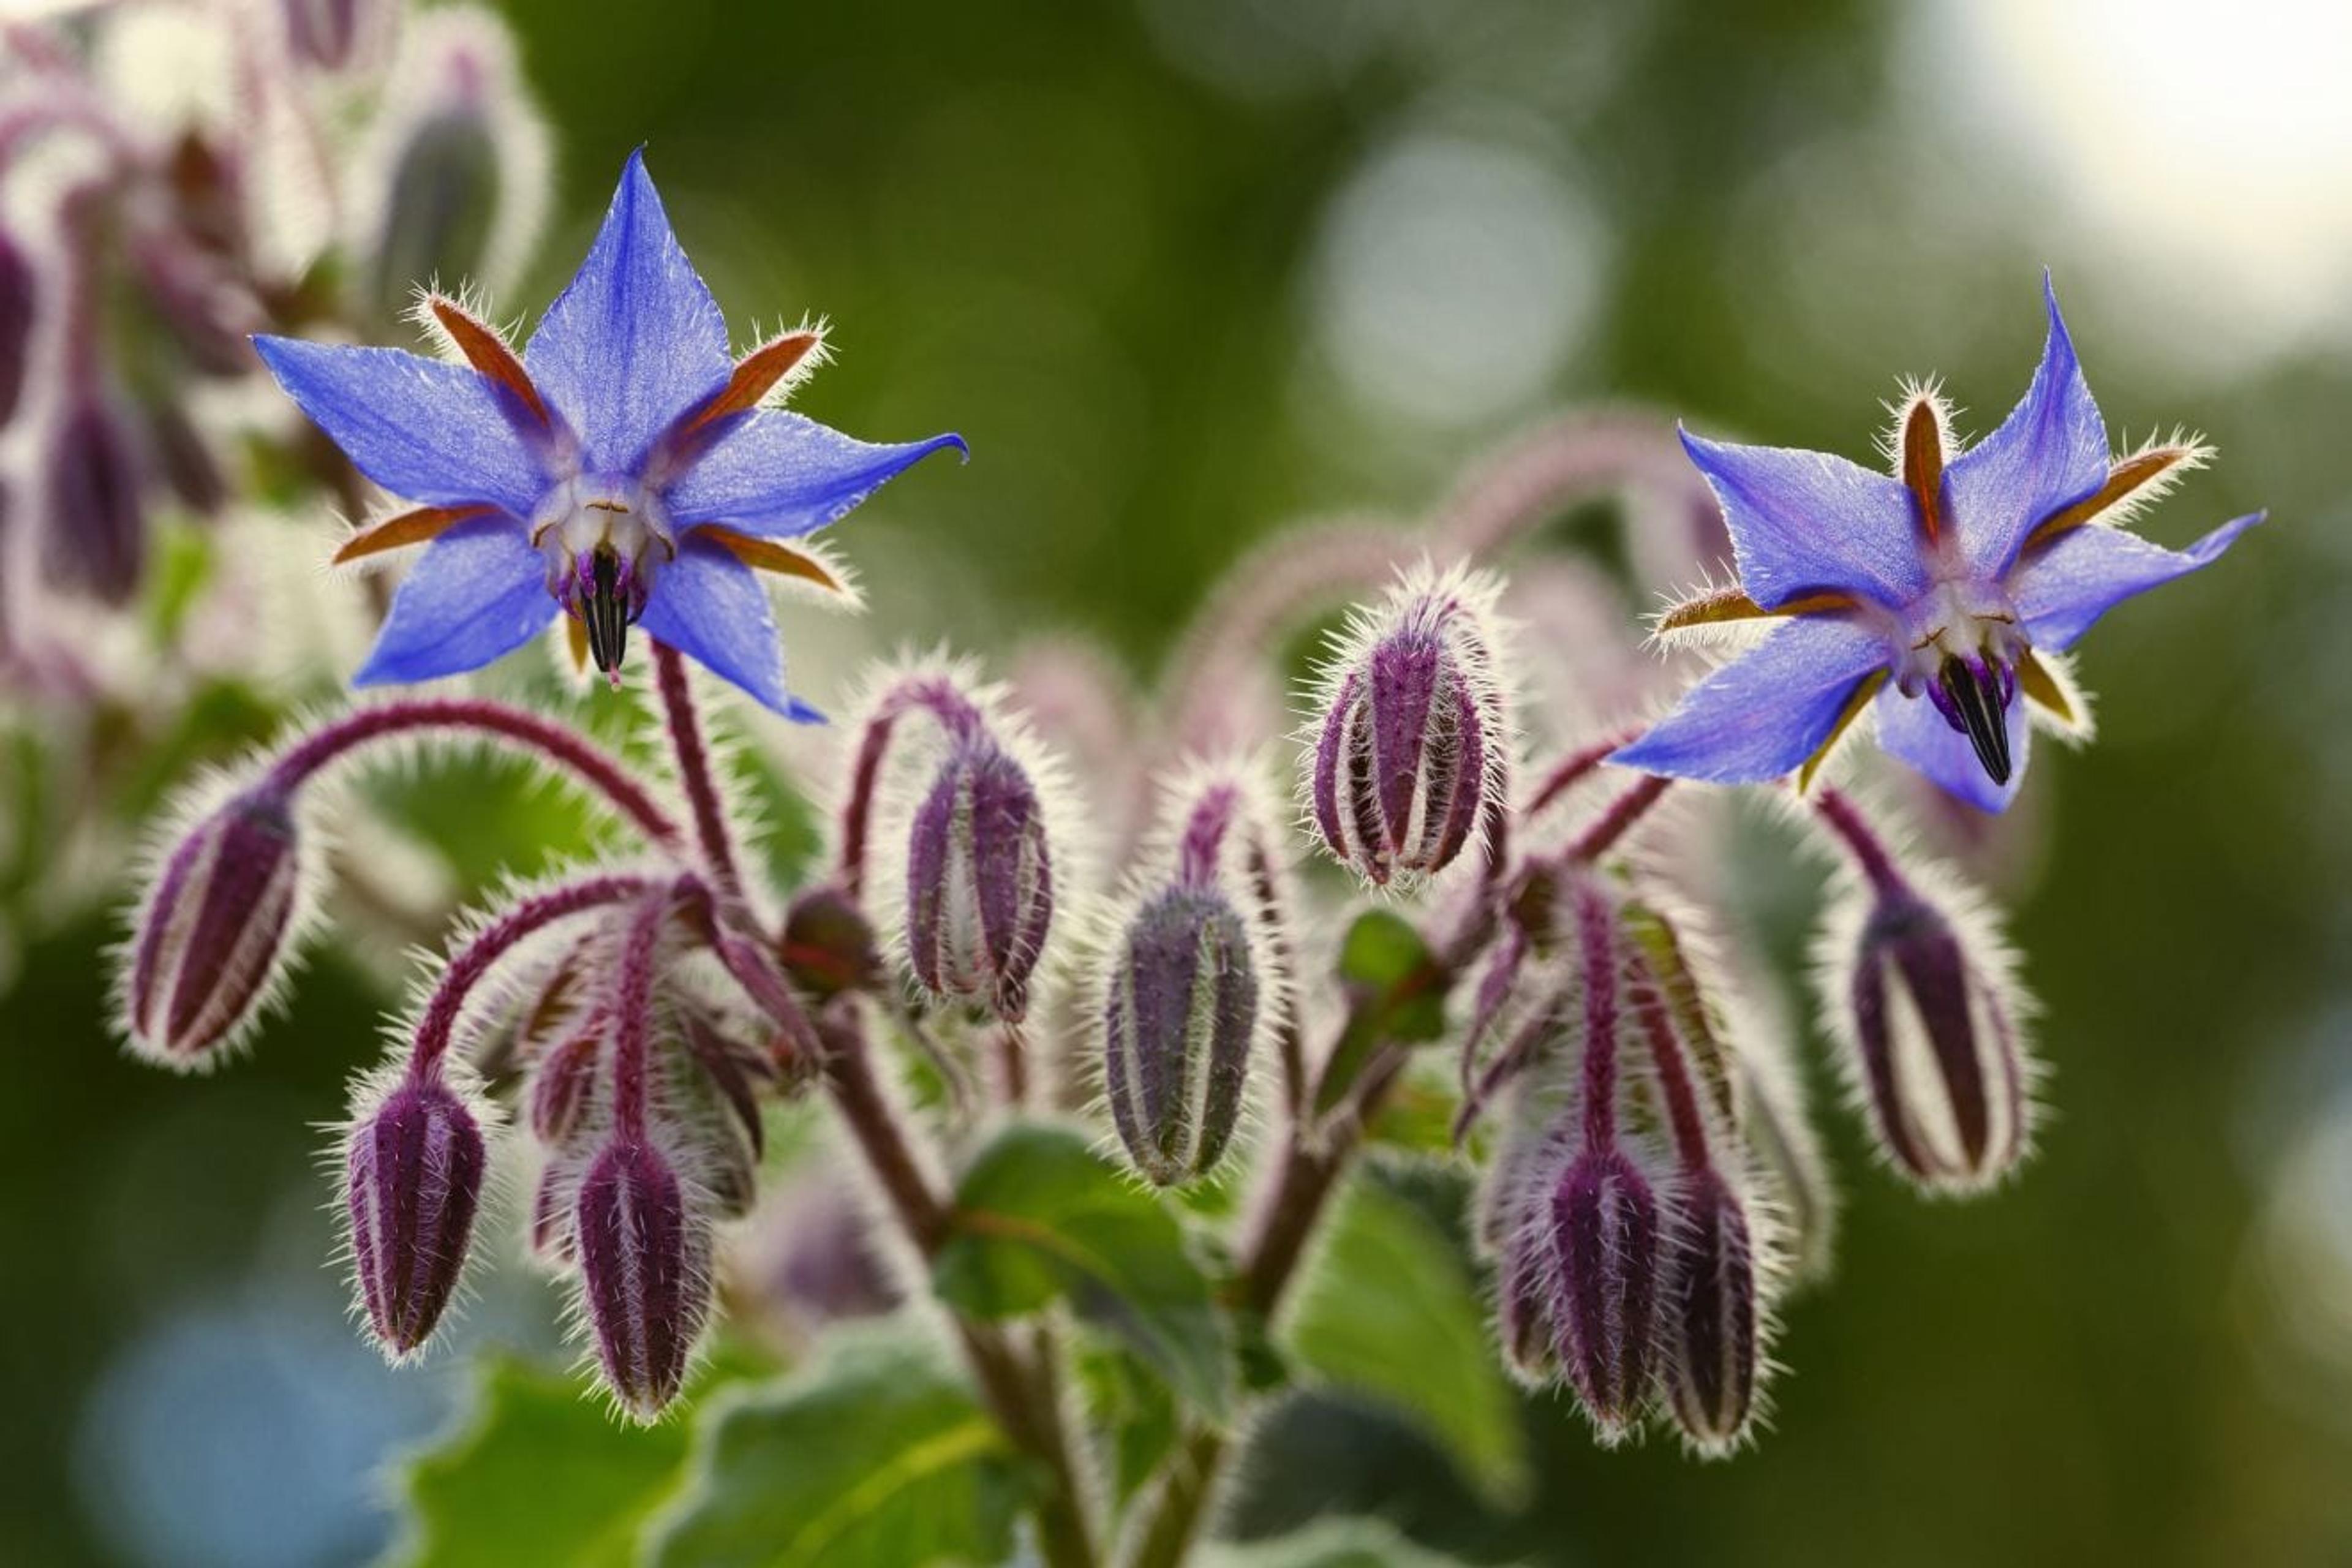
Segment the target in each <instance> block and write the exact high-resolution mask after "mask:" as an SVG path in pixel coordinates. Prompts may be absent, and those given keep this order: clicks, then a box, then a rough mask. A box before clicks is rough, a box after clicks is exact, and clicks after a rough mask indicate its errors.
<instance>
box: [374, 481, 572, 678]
mask: <svg viewBox="0 0 2352 1568" xmlns="http://www.w3.org/2000/svg"><path fill="white" fill-rule="evenodd" d="M554 614H555V600H554V597H553V596H552V595H550V594H549V593H548V591H547V559H546V557H544V556H542V555H541V554H540V552H538V551H536V550H534V549H532V548H531V546H530V539H529V538H527V537H526V536H525V535H524V532H523V530H522V527H521V525H520V524H519V523H517V522H516V521H514V520H513V519H512V518H509V517H497V516H492V517H478V518H475V519H473V520H471V521H467V522H461V523H459V524H458V525H457V527H455V528H453V529H451V530H449V531H448V532H446V533H445V534H443V535H442V536H441V537H440V538H438V539H436V540H435V541H434V542H432V544H431V545H429V546H427V547H426V549H425V554H424V555H423V556H422V557H421V558H420V559H419V560H418V561H417V563H416V564H415V566H413V567H411V568H410V569H409V573H408V575H407V576H406V577H405V578H404V579H402V581H401V584H400V591H399V592H398V593H396V594H394V595H393V596H392V614H391V616H389V617H387V618H386V620H385V621H384V623H383V631H382V632H380V633H378V634H377V636H376V639H375V650H374V651H373V653H371V654H369V655H368V659H367V663H366V664H365V665H363V666H362V667H361V668H360V672H359V673H358V674H357V675H355V676H353V677H352V685H354V686H381V685H384V684H386V683H388V682H393V681H404V680H430V679H434V678H435V677H436V676H442V675H457V674H459V673H462V672H463V671H466V670H468V669H479V668H482V666H484V665H486V664H488V663H489V662H490V661H491V660H492V659H495V658H499V657H500V656H502V655H504V654H507V653H510V652H512V651H513V650H514V649H515V648H517V647H521V646H522V645H523V644H524V643H526V642H529V641H530V639H531V637H533V636H535V635H536V634H537V633H538V632H539V631H540V630H541V628H542V627H544V626H546V625H547V623H548V619H549V617H550V616H553V615H554Z"/></svg>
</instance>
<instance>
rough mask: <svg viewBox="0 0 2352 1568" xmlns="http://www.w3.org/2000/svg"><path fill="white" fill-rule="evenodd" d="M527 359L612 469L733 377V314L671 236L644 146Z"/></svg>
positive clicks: (592, 457)
mask: <svg viewBox="0 0 2352 1568" xmlns="http://www.w3.org/2000/svg"><path fill="white" fill-rule="evenodd" d="M522 357H523V363H524V365H525V367H526V368H528V369H529V370H530V375H531V379H532V381H534V382H535V383H537V384H538V386H539V390H540V392H541V395H543V396H545V397H546V398H547V399H548V400H549V401H550V402H551V403H552V404H554V405H555V408H556V410H557V412H559V413H560V414H562V416H563V417H564V419H565V420H566V421H567V422H568V423H569V424H570V425H571V426H572V429H573V430H574V431H575V432H576V433H577V434H578V435H579V437H580V438H581V441H582V442H583V445H584V446H585V447H586V449H587V455H588V466H589V467H590V468H602V469H604V470H607V471H610V472H622V471H626V470H629V469H633V468H635V466H636V464H637V461H638V459H639V458H642V457H643V456H644V454H645V451H646V447H649V446H651V445H652V444H653V441H654V438H655V437H657V436H659V435H660V434H661V433H662V432H663V431H664V430H666V429H667V428H668V427H669V425H670V423H671V421H673V420H675V419H676V418H677V416H679V415H681V414H684V413H685V412H686V411H687V410H688V409H690V408H692V407H694V406H695V405H698V404H699V403H701V402H702V401H703V400H704V399H705V398H707V397H709V395H711V394H712V393H715V392H717V391H718V390H719V388H720V387H721V386H724V385H725V384H727V377H728V375H729V374H730V371H731V370H732V369H733V365H732V363H731V362H730V360H729V358H728V354H727V322H726V320H725V318H723V317H722V316H720V314H719V302H718V301H717V300H713V299H712V298H711V297H710V290H709V289H708V288H706V287H704V286H703V281H702V279H701V276H700V275H699V274H698V273H697V272H696V271H695V270H694V263H692V262H691V261H688V259H687V258H686V252H685V251H684V250H683V249H682V248H680V247H679V246H678V243H677V236H676V235H675V234H672V233H671V232H670V226H669V219H668V217H667V216H665V215H664V214H663V212H662V205H661V197H660V196H659V195H656V193H655V191H654V183H653V181H652V180H651V179H650V178H648V177H647V176H646V164H645V154H644V153H642V152H639V153H631V154H630V155H629V166H628V167H627V168H626V169H625V170H623V171H622V173H621V185H620V188H619V189H618V190H617V191H615V192H614V193H613V205H612V208H611V210H610V211H608V212H607V213H605V215H604V227H603V228H602V229H601V230H599V231H598V232H597V235H596V243H595V245H594V246H593V247H591V248H590V250H589V252H588V259H587V260H585V261H583V262H582V263H581V264H580V271H579V273H578V275H577V276H575V277H574V278H573V279H572V281H571V283H570V284H569V285H568V286H567V287H566V288H565V289H564V290H563V292H562V294H560V295H558V296H557V297H556V300H555V303H554V304H552V305H550V306H549V307H548V308H547V314H546V315H545V316H543V317H541V320H540V323H539V329H538V331H534V332H533V333H532V334H531V339H530V343H529V344H528V345H527V346H526V347H525V348H524V350H523V356H522Z"/></svg>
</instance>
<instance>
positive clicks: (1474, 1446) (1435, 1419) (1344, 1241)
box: [1285, 1179, 1528, 1506]
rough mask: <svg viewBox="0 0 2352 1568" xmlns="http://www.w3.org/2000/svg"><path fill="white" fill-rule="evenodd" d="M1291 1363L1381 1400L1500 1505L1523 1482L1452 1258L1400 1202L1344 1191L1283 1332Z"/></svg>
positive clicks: (1475, 1319) (1511, 1402)
mask: <svg viewBox="0 0 2352 1568" xmlns="http://www.w3.org/2000/svg"><path fill="white" fill-rule="evenodd" d="M1285 1337H1286V1340H1287V1342H1288V1343H1289V1346H1290V1350H1291V1353H1292V1355H1293V1357H1294V1358H1295V1359H1296V1361H1297V1363H1298V1364H1299V1365H1300V1366H1301V1367H1302V1368H1304V1369H1305V1370H1306V1371H1307V1372H1308V1373H1313V1374H1315V1375H1316V1376H1318V1377H1319V1378H1321V1379H1322V1380H1323V1381H1324V1382H1325V1383H1327V1384H1330V1385H1333V1386H1335V1387H1337V1388H1338V1389H1339V1390H1341V1391H1343V1392H1346V1393H1348V1394H1355V1395H1358V1396H1360V1397H1362V1398H1365V1399H1368V1400H1370V1401H1373V1402H1375V1403H1378V1404H1381V1405H1385V1406H1387V1407H1389V1408H1390V1409H1392V1410H1394V1411H1395V1412H1397V1413H1398V1414H1399V1415H1402V1416H1404V1417H1405V1418H1407V1419H1408V1420H1410V1421H1412V1422H1413V1423H1414V1424H1415V1425H1416V1426H1419V1427H1420V1428H1421V1429H1422V1431H1423V1433H1424V1434H1426V1435H1427V1436H1429V1437H1430V1438H1432V1439H1433V1441H1435V1442H1436V1443H1437V1444H1438V1445H1439V1446H1440V1447H1444V1449H1445V1451H1446V1452H1447V1453H1448V1454H1449V1455H1451V1456H1452V1457H1453V1459H1454V1463H1455V1464H1456V1465H1457V1466H1458V1467H1459V1468H1461V1470H1462V1473H1463V1475H1464V1477H1465V1479H1468V1480H1469V1481H1470V1482H1471V1484H1473V1485H1474V1486H1475V1487H1477V1488H1478V1489H1480V1490H1481V1491H1482V1492H1484V1493H1485V1494H1486V1496H1487V1497H1488V1498H1490V1499H1492V1500H1494V1501H1496V1503H1498V1504H1502V1505H1505V1506H1508V1505H1511V1504H1513V1503H1516V1502H1517V1500H1519V1499H1520V1498H1521V1497H1522V1496H1523V1495H1524V1493H1525V1491H1526V1489H1527V1485H1528V1463H1527V1455H1526V1451H1525V1447H1524V1444H1523V1440H1522V1436H1521V1433H1520V1430H1519V1421H1518V1402H1517V1400H1516V1399H1515V1398H1514V1397H1513V1395H1512V1393H1511V1388H1510V1384H1508V1383H1507V1381H1506V1380H1505V1378H1504V1375H1503V1371H1502V1367H1501V1363H1499V1362H1498V1361H1497V1359H1496V1352H1495V1347H1494V1345H1493V1343H1492V1342H1491V1341H1490V1340H1489V1338H1488V1336H1487V1332H1486V1309H1485V1306H1484V1304H1483V1303H1482V1302H1481V1300H1479V1296H1478V1291H1477V1289H1476V1288H1475V1285H1474V1284H1473V1283H1472V1280H1471V1277H1470V1271H1469V1268H1468V1267H1467V1266H1466V1264H1465V1261H1464V1259H1463V1258H1462V1256H1461V1254H1460V1252H1459V1251H1458V1250H1457V1249H1456V1248H1455V1247H1454V1243H1453V1242H1452V1241H1451V1240H1450V1239H1449V1238H1448V1237H1446V1235H1445V1233H1444V1231H1442V1230H1441V1229H1439V1228H1438V1226H1436V1225H1434V1224H1433V1223H1432V1221H1431V1220H1430V1219H1429V1218H1428V1216H1427V1215H1424V1214H1423V1213H1422V1211H1421V1210H1420V1209H1419V1208H1418V1207H1417V1206H1416V1205H1414V1204H1412V1202H1411V1201H1410V1200H1409V1199H1407V1198H1405V1197H1402V1196H1401V1195H1399V1194H1396V1193H1394V1192H1391V1191H1389V1190H1388V1189H1387V1188H1385V1187H1383V1186H1381V1185H1380V1184H1377V1183H1375V1182H1372V1181H1369V1180H1364V1179H1359V1180H1357V1181H1355V1182H1353V1183H1351V1184H1349V1190H1348V1192H1347V1193H1346V1194H1344V1196H1343V1197H1342V1199H1341V1201H1340V1204H1339V1211H1338V1213H1337V1214H1335V1215H1333V1216H1332V1218H1331V1220H1330V1222H1329V1226H1328V1230H1327V1232H1326V1235H1325V1237H1324V1240H1323V1243H1322V1247H1321V1250H1320V1253H1319V1254H1318V1258H1316V1260H1315V1263H1314V1266H1313V1268H1312V1269H1311V1271H1310V1272H1309V1274H1308V1276H1307V1281H1306V1289H1305V1290H1304V1291H1303V1292H1302V1293H1301V1297H1300V1300H1299V1303H1298V1308H1297V1312H1296V1314H1295V1315H1294V1316H1293V1317H1292V1319H1291V1321H1290V1324H1289V1328H1288V1331H1287V1332H1286V1336H1285Z"/></svg>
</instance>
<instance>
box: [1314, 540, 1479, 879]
mask: <svg viewBox="0 0 2352 1568" xmlns="http://www.w3.org/2000/svg"><path fill="white" fill-rule="evenodd" d="M1495 595H1496V585H1495V584H1494V583H1493V581H1492V580H1491V579H1489V578H1486V577H1485V576H1483V575H1477V574H1465V573H1459V572H1454V573H1447V574H1444V575H1438V574H1433V573H1431V572H1430V571H1429V570H1428V569H1427V568H1423V569H1422V570H1419V571H1416V572H1413V573H1410V574H1407V575H1406V576H1405V577H1404V578H1403V579H1402V581H1401V582H1400V583H1399V584H1397V585H1396V586H1395V587H1394V588H1392V589H1391V590H1390V592H1389V596H1388V599H1387V601H1386V602H1385V603H1384V604H1383V605H1381V608H1380V609H1379V610H1377V611H1373V612H1369V613H1365V614H1361V615H1360V616H1358V617H1357V619H1356V620H1355V622H1354V623H1353V624H1352V625H1351V626H1349V629H1348V632H1347V634H1346V637H1345V640H1344V641H1343V642H1342V643H1341V645H1340V646H1339V647H1338V648H1337V650H1336V651H1335V657H1334V658H1333V659H1332V661H1331V664H1330V666H1329V667H1328V670H1327V671H1326V676H1325V684H1324V689H1323V690H1322V692H1321V693H1320V697H1321V700H1320V701H1319V702H1318V705H1317V708H1318V711H1319V712H1320V713H1321V715H1322V717H1321V719H1320V720H1319V721H1318V731H1317V733H1316V736H1315V743H1314V745H1313V747H1312V749H1311V750H1310V752H1308V754H1307V799H1308V803H1309V805H1310V806H1311V808H1312V814H1313V816H1314V819H1315V825H1316V826H1317V828H1318V830H1319V832H1320V834H1321V836H1322V838H1323V843H1324V846H1325V847H1327V848H1328V849H1329V850H1330V852H1331V853H1332V855H1333V856H1334V857H1336V858H1338V859H1339V861H1340V863H1341V864H1343V865H1345V866H1347V867H1348V868H1349V869H1350V870H1352V871H1354V872H1355V873H1356V875H1357V876H1359V877H1360V878H1362V879H1364V880H1365V881H1367V882H1370V883H1372V884H1374V885H1377V886H1385V885H1387V884H1389V883H1390V882H1391V881H1394V882H1399V883H1402V884H1403V885H1405V886H1408V887H1409V886H1412V885H1413V884H1415V883H1417V882H1418V881H1420V880H1422V879H1425V878H1427V877H1430V876H1432V875H1434V874H1435V873H1436V872H1438V871H1442V870H1444V868H1446V867H1447V866H1448V865H1451V864H1452V863H1453V861H1454V858H1455V857H1456V856H1458V855H1459V854H1461V852H1462V849H1463V847H1464V846H1465V845H1466V844H1468V843H1470V842H1471V840H1472V837H1473V836H1474V835H1475V834H1476V833H1478V832H1479V831H1480V830H1481V827H1482V826H1483V819H1484V818H1485V816H1486V812H1487V810H1488V808H1489V807H1490V805H1493V804H1495V803H1496V801H1497V800H1498V799H1499V797H1500V795H1501V793H1502V790H1503V787H1504V778H1505V773H1504V769H1505V765H1506V761H1507V755H1508V752H1509V744H1510V742H1509V736H1508V731H1507V719H1506V715H1505V712H1504V708H1503V699H1502V690H1501V687H1500V685H1499V683H1498V682H1497V680H1496V674H1495V668H1494V651H1493V650H1494V647H1495V639H1494V634H1493V631H1492V629H1491V626H1490V619H1491V607H1492V605H1493V603H1494V599H1495Z"/></svg>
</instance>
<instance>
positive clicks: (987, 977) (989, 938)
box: [907, 737, 1054, 1022]
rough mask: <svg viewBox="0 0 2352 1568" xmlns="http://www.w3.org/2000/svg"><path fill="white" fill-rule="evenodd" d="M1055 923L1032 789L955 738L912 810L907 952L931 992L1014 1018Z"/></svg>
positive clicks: (1008, 767) (981, 745)
mask: <svg viewBox="0 0 2352 1568" xmlns="http://www.w3.org/2000/svg"><path fill="white" fill-rule="evenodd" d="M1053 918H1054V872H1053V862H1052V857H1051V855H1050V853H1049V851H1048V847H1047V845H1046V842H1045V816H1044V814H1043V811H1042V809H1041V807H1040V805H1039V803H1038V797H1037V789H1036V785H1035V784H1034V783H1033V782H1032V781H1031V779H1030V777H1029V773H1028V771H1027V770H1026V769H1025V768H1024V767H1023V766H1022V765H1021V763H1019V762H1017V761H1015V760H1014V758H1013V756H1012V755H1011V753H1009V752H1005V751H1004V750H1003V749H1002V748H1001V747H999V746H998V745H997V744H996V743H995V742H992V741H990V740H988V739H986V738H985V737H971V738H968V739H964V740H961V741H959V742H957V743H956V745H955V746H954V747H953V748H952V749H951V750H950V752H949V753H948V756H947V760H946V761H945V762H944V763H941V764H940V771H939V773H938V775H937V777H936V778H935V779H934V781H933V782H932V784H931V787H930V792H929V795H926V796H925V797H924V799H923V802H922V804H921V805H920V806H919V807H918V808H917V810H916V813H915V819H914V824H913V827H912V831H911V835H910V837H909V844H908V862H907V948H908V960H909V961H910V962H911V963H912V964H913V966H914V971H915V977H916V978H917V979H918V980H919V981H921V982H922V984H923V986H924V988H925V989H926V990H928V991H929V992H930V993H931V994H934V995H936V996H941V997H948V998H954V999H959V1000H967V1001H977V1002H980V1003H982V1005H985V1006H987V1007H988V1008H989V1009H990V1010H991V1011H992V1012H993V1013H995V1014H996V1016H998V1017H1000V1018H1003V1019H1005V1020H1006V1021H1008V1022H1018V1021H1019V1020H1020V1019H1021V1018H1022V1016H1024V1014H1025V1013H1026V1012H1027V1011H1028V1005H1029V976H1030V973H1031V972H1032V971H1033V970H1034V968H1035V967H1036V964H1037V959H1038V956H1039V954H1040V953H1041V952H1043V951H1044V949H1045V932H1046V930H1047V928H1048V927H1049V926H1050V925H1051V924H1052V921H1053Z"/></svg>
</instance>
